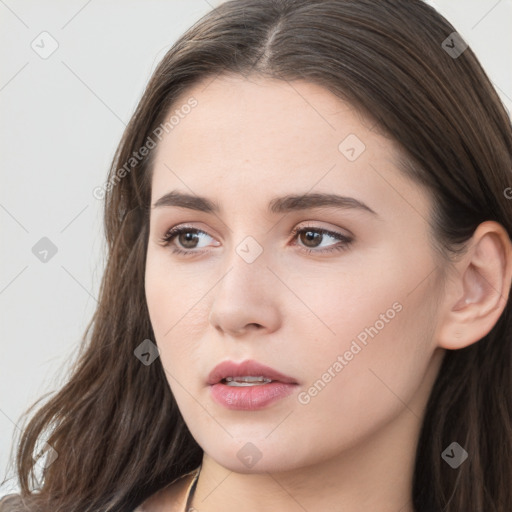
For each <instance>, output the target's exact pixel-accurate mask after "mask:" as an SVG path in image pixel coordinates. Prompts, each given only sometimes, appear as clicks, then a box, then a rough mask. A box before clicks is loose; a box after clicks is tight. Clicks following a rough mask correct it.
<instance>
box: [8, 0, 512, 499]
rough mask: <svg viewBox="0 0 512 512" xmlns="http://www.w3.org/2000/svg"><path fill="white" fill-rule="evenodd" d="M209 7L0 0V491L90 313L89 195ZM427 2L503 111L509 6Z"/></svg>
mask: <svg viewBox="0 0 512 512" xmlns="http://www.w3.org/2000/svg"><path fill="white" fill-rule="evenodd" d="M220 3H222V0H208V1H207V0H145V1H142V0H139V1H133V0H88V1H87V0H72V1H67V2H60V1H58V0H51V1H49V0H46V1H44V2H41V1H35V0H31V1H28V0H16V1H15V0H0V48H1V50H0V52H1V65H0V69H1V72H0V109H1V110H0V112H1V117H0V120H1V121H0V129H1V136H0V155H1V167H0V168H1V173H2V174H1V183H2V186H1V188H0V223H1V224H0V226H1V230H0V233H1V235H0V236H1V244H2V245H1V252H0V254H1V262H0V312H1V334H0V343H1V346H0V348H1V352H0V480H3V478H4V477H7V478H9V480H8V481H7V483H6V484H4V485H3V486H2V487H0V496H2V495H4V494H8V493H9V492H16V491H18V490H19V488H18V486H17V484H16V483H15V481H14V480H13V479H12V475H13V467H12V466H11V465H8V458H9V456H10V455H11V450H12V449H15V448H16V447H15V446H14V445H13V437H12V436H13V434H14V432H15V430H17V429H19V428H20V426H21V422H20V416H21V414H22V412H23V411H24V410H25V409H26V408H27V407H28V406H29V405H31V404H32V403H33V402H34V401H35V400H36V399H38V398H39V397H41V396H42V395H43V394H45V393H49V392H52V391H55V390H57V389H58V388H59V387H60V386H61V385H62V383H63V382H64V379H65V377H66V375H67V372H68V370H69V368H68V363H69V362H70V361H71V360H72V359H73V357H74V355H75V354H76V351H77V348H78V345H79V343H80V340H81V338H82V335H83V333H84V330H85V327H86V325H87V323H88V322H89V320H90V318H91V316H92V314H93V312H94V310H95V308H96V305H97V296H98V289H99V283H100V280H101V276H102V272H103V269H104V265H105V259H104V248H105V245H104V242H103V226H102V207H103V202H102V201H101V200H98V199H96V198H95V197H94V196H93V194H92V191H93V189H94V188H95V187H97V186H99V185H102V184H103V183H104V182H105V180H106V176H107V172H108V169H109V165H110V163H111V159H112V157H113V155H114V151H115V148H116V146H117V144H118V142H119V139H120V137H121V135H122V132H123V129H124V127H125V125H126V123H127V122H128V120H129V118H130V116H131V114H132V113H133V111H134V109H135V106H136V105H137V103H138V101H139V99H140V96H141V94H142V92H143V89H144V87H145V85H146V82H147V80H148V78H149V77H150V75H151V73H152V71H153V70H154V69H155V67H156V64H157V63H158V62H159V60H160V59H161V58H162V57H163V56H164V54H165V52H166V51H167V50H168V49H169V48H170V47H171V45H172V44H173V43H174V41H175V40H176V39H177V38H178V37H179V36H180V35H181V34H182V33H183V32H184V31H185V30H186V29H187V28H189V27H190V26H191V25H192V24H193V23H194V22H195V21H197V20H198V19H199V18H200V17H201V16H203V15H204V14H206V13H207V12H208V11H210V10H211V9H212V8H213V7H215V6H216V5H218V4H220ZM428 3H431V4H433V5H434V6H435V7H436V8H437V9H438V10H439V11H440V12H441V13H442V14H443V15H444V16H445V17H446V18H447V19H448V20H449V21H450V22H451V23H452V24H453V25H454V26H455V27H456V29H457V31H458V32H459V33H460V34H461V35H462V37H463V38H464V39H465V40H466V42H467V43H468V44H469V45H470V46H471V48H472V49H473V51H474V52H475V53H476V55H477V56H478V58H479V59H480V61H481V63H482V65H483V66H484V68H485V69H486V71H487V73H488V75H489V77H490V79H491V80H492V82H493V83H494V85H495V87H496V90H497V91H498V93H499V94H500V96H501V98H502V100H503V102H504V104H505V105H506V107H507V109H508V111H509V112H511V111H512V99H511V98H512V61H511V60H512V59H511V50H512V0H438V1H436V2H428ZM447 35H448V34H447ZM49 53H51V54H49ZM510 185H511V186H512V183H511V184H510ZM45 250H46V251H48V252H46V253H45V252H44V251H45ZM42 260H44V261H42Z"/></svg>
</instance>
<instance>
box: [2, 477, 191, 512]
mask: <svg viewBox="0 0 512 512" xmlns="http://www.w3.org/2000/svg"><path fill="white" fill-rule="evenodd" d="M195 476H196V472H195V471H194V472H192V473H188V474H186V475H183V476H182V477H180V478H178V479H177V480H175V481H174V482H172V483H170V484H169V485H166V486H165V487H163V488H162V489H160V490H159V491H158V492H156V493H155V494H153V495H152V496H150V497H149V498H148V499H147V500H146V501H144V503H142V504H141V505H139V506H138V507H137V508H136V509H135V510H134V511H133V512H182V510H183V508H184V507H185V502H186V500H187V495H188V490H189V488H190V485H191V484H192V482H193V481H194V477H195ZM0 512H4V511H3V510H2V509H0Z"/></svg>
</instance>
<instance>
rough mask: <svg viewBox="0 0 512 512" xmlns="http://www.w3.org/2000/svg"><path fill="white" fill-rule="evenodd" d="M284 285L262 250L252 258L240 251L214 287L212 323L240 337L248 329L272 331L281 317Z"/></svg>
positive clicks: (221, 330) (215, 326)
mask: <svg viewBox="0 0 512 512" xmlns="http://www.w3.org/2000/svg"><path fill="white" fill-rule="evenodd" d="M278 287H282V284H281V283H280V281H279V279H277V278H276V277H275V275H274V273H273V272H272V271H270V269H269V268H268V267H267V261H266V259H265V257H263V254H260V256H259V257H258V258H256V259H255V260H254V261H252V262H250V263H249V262H248V261H246V260H244V259H243V258H242V257H240V256H239V255H238V254H237V253H236V252H234V256H233V257H232V258H230V261H229V268H228V269H227V271H226V272H225V273H224V275H223V276H222V278H221V279H220V281H219V282H218V284H217V285H216V286H215V287H214V289H213V290H212V295H213V299H212V303H211V309H210V314H209V317H208V320H209V323H210V324H211V325H212V326H213V327H214V328H215V329H216V330H218V331H219V332H221V333H225V334H229V335H231V336H236V337H240V336H242V335H243V334H245V333H246V332H248V331H261V332H263V331H264V332H266V333H270V332H273V331H275V330H276V329H278V327H279V323H280V321H281V320H280V319H281V308H282V304H280V300H281V298H282V294H281V293H276V291H277V290H278V289H279V288H278Z"/></svg>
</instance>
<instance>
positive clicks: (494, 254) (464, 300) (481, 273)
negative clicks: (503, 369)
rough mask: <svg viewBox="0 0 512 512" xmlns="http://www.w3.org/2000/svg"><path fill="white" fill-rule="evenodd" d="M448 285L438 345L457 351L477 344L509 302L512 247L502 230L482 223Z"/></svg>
mask: <svg viewBox="0 0 512 512" xmlns="http://www.w3.org/2000/svg"><path fill="white" fill-rule="evenodd" d="M455 267H456V268H455V270H456V272H455V277H453V278H451V280H450V282H449V283H447V289H446V294H445V297H444V299H443V305H442V309H443V310H444V311H445V312H444V314H443V318H441V320H440V325H439V328H438V334H437V342H438V345H439V346H440V347H442V348H445V349H449V350H457V349H461V348H464V347H467V346H469V345H471V344H473V343H476V342H477V341H479V340H480V339H482V338H483V337H484V336H486V335H487V334H488V333H489V332H490V331H491V330H492V328H493V327H494V325H496V322H497V321H498V319H499V317H500V316H501V314H502V313H503V310H504V309H505V306H506V304H507V301H508V300H509V294H510V287H511V281H512V243H511V240H510V237H509V236H508V234H507V232H506V230H505V229H504V228H503V226H502V225H501V224H499V223H497V222H494V221H486V222H483V223H481V224H480V225H479V226H478V227H477V229H476V230H475V232H474V234H473V236H472V238H471V240H469V241H468V250H467V251H466V253H465V254H464V256H463V257H462V258H461V259H460V260H459V261H458V262H457V263H456V264H455Z"/></svg>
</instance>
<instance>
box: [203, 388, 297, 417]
mask: <svg viewBox="0 0 512 512" xmlns="http://www.w3.org/2000/svg"><path fill="white" fill-rule="evenodd" d="M210 387H211V394H212V397H213V399H214V400H215V401H216V402H218V403H219V404H221V405H223V406H225V407H227V408H228V409H236V410H244V411H255V410H257V409H262V408H263V407H266V406H268V405H270V404H271V403H273V402H275V401H276V400H279V399H281V398H284V397H285V396H288V395H289V394H291V393H293V391H294V389H295V387H296V384H287V383H284V382H278V381H275V382H270V383H269V384H261V385H256V386H228V385H227V384H223V383H222V382H218V383H217V384H213V385H212V386H210Z"/></svg>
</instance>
